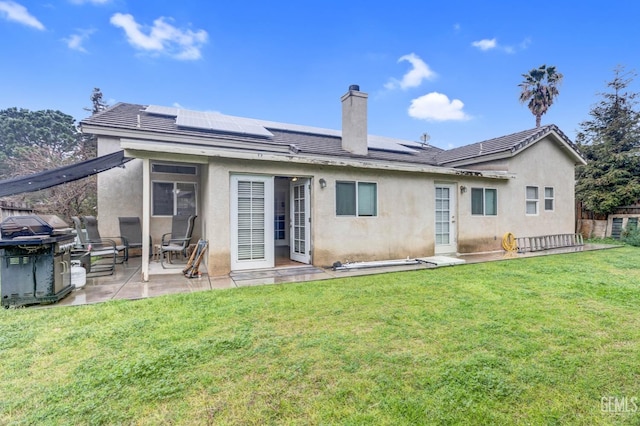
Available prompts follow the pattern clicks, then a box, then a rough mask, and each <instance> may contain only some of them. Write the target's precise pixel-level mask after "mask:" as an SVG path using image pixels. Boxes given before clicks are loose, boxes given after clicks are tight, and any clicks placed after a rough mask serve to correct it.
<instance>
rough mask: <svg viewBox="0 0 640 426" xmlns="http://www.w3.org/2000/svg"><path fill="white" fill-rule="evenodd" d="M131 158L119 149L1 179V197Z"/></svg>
mask: <svg viewBox="0 0 640 426" xmlns="http://www.w3.org/2000/svg"><path fill="white" fill-rule="evenodd" d="M130 160H132V159H131V158H126V157H125V156H124V151H117V152H114V153H111V154H107V155H103V156H101V157H96V158H92V159H91V160H87V161H82V162H80V163H75V164H70V165H68V166H63V167H58V168H57V169H52V170H45V171H44V172H40V173H35V174H33V175H28V176H19V177H15V178H11V179H6V180H0V197H6V196H9V195H15V194H22V193H24V192H34V191H39V190H41V189H46V188H51V187H52V186H56V185H60V184H63V183H67V182H72V181H74V180H79V179H82V178H84V177H87V176H91V175H95V174H96V173H100V172H104V171H105V170H109V169H112V168H114V167H118V166H121V165H123V164H125V163H126V162H128V161H130Z"/></svg>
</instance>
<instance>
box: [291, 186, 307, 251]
mask: <svg viewBox="0 0 640 426" xmlns="http://www.w3.org/2000/svg"><path fill="white" fill-rule="evenodd" d="M310 189H311V180H310V179H298V180H297V181H295V182H291V203H290V204H291V216H290V217H291V232H289V235H290V236H291V243H290V247H291V248H290V251H291V254H290V257H291V260H295V261H297V262H302V263H309V262H310V260H311V256H310V255H309V251H310V244H309V236H310V228H311V227H310V221H309V211H310V206H311V203H310V201H309V191H310Z"/></svg>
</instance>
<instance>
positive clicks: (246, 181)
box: [231, 175, 274, 271]
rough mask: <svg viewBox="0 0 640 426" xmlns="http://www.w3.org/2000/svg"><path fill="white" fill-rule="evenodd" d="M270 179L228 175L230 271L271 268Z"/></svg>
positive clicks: (272, 243) (272, 261)
mask: <svg viewBox="0 0 640 426" xmlns="http://www.w3.org/2000/svg"><path fill="white" fill-rule="evenodd" d="M273 199H274V197H273V177H270V176H245V175H234V176H231V232H232V242H231V270H234V271H236V270H241V269H257V268H273V266H274V240H273V232H274V231H273V218H274V216H273Z"/></svg>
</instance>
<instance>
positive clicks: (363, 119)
mask: <svg viewBox="0 0 640 426" xmlns="http://www.w3.org/2000/svg"><path fill="white" fill-rule="evenodd" d="M368 97H369V95H367V94H366V93H362V92H361V91H360V86H358V85H356V84H352V85H351V86H349V91H348V92H347V93H345V94H344V95H343V96H342V98H340V100H341V101H342V149H344V150H345V151H349V152H351V153H352V154H357V155H367V153H368V149H367V136H368V135H367V98H368Z"/></svg>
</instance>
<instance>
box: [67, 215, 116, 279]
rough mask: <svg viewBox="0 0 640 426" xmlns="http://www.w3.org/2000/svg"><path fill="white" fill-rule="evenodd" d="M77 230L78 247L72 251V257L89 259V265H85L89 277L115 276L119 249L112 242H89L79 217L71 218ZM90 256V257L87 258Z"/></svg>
mask: <svg viewBox="0 0 640 426" xmlns="http://www.w3.org/2000/svg"><path fill="white" fill-rule="evenodd" d="M71 220H72V221H73V224H74V227H75V229H76V247H75V249H74V250H72V257H73V256H75V257H78V258H80V259H84V258H86V257H88V258H89V259H90V260H88V263H89V264H88V265H85V267H86V270H87V277H94V276H98V275H113V272H114V271H115V269H116V259H117V257H118V249H117V248H116V245H115V243H114V242H113V241H111V240H104V241H97V240H96V241H89V238H88V237H87V235H86V233H85V231H86V230H85V229H83V228H82V222H81V221H80V218H79V217H77V216H73V217H72V218H71ZM86 254H88V256H85V255H86Z"/></svg>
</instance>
